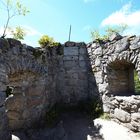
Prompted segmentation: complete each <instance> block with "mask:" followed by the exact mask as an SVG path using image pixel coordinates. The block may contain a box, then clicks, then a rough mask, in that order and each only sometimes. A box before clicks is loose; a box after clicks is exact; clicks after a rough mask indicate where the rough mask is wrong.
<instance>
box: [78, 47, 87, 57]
mask: <svg viewBox="0 0 140 140" xmlns="http://www.w3.org/2000/svg"><path fill="white" fill-rule="evenodd" d="M79 53H80V54H82V55H84V54H87V48H86V47H81V48H80V49H79Z"/></svg>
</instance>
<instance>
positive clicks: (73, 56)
mask: <svg viewBox="0 0 140 140" xmlns="http://www.w3.org/2000/svg"><path fill="white" fill-rule="evenodd" d="M63 60H64V61H74V60H78V56H77V55H72V56H70V55H68V56H64V58H63Z"/></svg>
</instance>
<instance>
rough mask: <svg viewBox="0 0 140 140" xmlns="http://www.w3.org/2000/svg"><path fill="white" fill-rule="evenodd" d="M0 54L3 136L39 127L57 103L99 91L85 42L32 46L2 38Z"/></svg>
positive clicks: (0, 132) (0, 129)
mask: <svg viewBox="0 0 140 140" xmlns="http://www.w3.org/2000/svg"><path fill="white" fill-rule="evenodd" d="M0 53H1V55H0V66H1V69H0V76H1V78H0V80H1V83H0V93H1V94H0V114H1V116H0V125H1V127H0V139H3V140H4V139H6V138H7V139H9V137H10V131H9V130H19V129H28V128H32V127H33V128H34V127H38V126H39V125H41V123H43V122H44V119H45V118H43V117H44V116H45V115H46V112H47V111H49V109H50V108H51V107H52V106H53V105H54V104H55V103H62V104H67V105H76V104H77V103H78V102H79V101H81V100H87V99H90V98H93V97H94V96H95V95H96V96H97V94H98V93H97V87H96V83H95V79H94V75H93V73H92V71H91V66H90V61H89V57H88V53H87V49H86V44H85V43H74V42H67V43H65V44H64V45H60V46H57V47H52V48H50V47H49V46H48V47H46V48H33V47H30V46H27V45H23V44H21V42H20V41H17V40H14V39H0ZM7 87H10V88H12V91H11V92H10V94H9V95H7V97H6V93H7ZM8 135H9V137H8ZM6 136H7V137H6Z"/></svg>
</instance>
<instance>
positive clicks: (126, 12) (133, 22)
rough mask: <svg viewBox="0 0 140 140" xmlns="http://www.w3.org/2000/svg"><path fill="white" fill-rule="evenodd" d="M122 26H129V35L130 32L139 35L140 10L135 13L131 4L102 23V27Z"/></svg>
mask: <svg viewBox="0 0 140 140" xmlns="http://www.w3.org/2000/svg"><path fill="white" fill-rule="evenodd" d="M120 24H127V25H128V27H129V29H128V30H127V32H128V33H129V31H130V33H132V34H138V31H140V9H139V10H135V11H133V9H132V3H131V2H129V3H127V4H126V5H124V6H123V7H122V8H121V9H120V10H118V11H116V12H114V13H112V14H111V15H109V16H108V17H107V18H105V19H104V20H103V21H102V22H101V26H102V27H105V26H108V25H112V26H113V25H120ZM139 33H140V32H139Z"/></svg>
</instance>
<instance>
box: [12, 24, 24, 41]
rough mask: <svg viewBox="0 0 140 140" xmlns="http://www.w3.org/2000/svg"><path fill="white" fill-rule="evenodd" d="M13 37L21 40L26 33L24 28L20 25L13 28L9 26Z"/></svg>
mask: <svg viewBox="0 0 140 140" xmlns="http://www.w3.org/2000/svg"><path fill="white" fill-rule="evenodd" d="M9 31H10V32H11V34H12V36H13V38H14V39H18V40H23V39H24V36H25V35H26V33H25V30H24V29H23V28H21V27H20V26H17V27H16V28H15V29H13V28H9Z"/></svg>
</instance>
